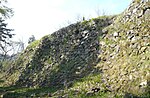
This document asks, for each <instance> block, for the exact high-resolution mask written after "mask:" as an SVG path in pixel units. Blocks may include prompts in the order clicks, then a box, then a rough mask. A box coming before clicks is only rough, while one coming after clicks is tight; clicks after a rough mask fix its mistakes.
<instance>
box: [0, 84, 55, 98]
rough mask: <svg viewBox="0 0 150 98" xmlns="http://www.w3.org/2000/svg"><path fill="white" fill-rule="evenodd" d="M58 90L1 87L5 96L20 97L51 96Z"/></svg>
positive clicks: (6, 97) (0, 90)
mask: <svg viewBox="0 0 150 98" xmlns="http://www.w3.org/2000/svg"><path fill="white" fill-rule="evenodd" d="M55 91H56V89H55V88H49V87H43V88H27V87H16V86H10V87H0V95H1V96H3V98H18V97H40V96H42V97H50V96H51V94H52V93H54V92H55Z"/></svg>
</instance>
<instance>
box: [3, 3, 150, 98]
mask: <svg viewBox="0 0 150 98" xmlns="http://www.w3.org/2000/svg"><path fill="white" fill-rule="evenodd" d="M149 17H150V1H149V0H133V2H132V3H131V4H130V6H129V7H128V8H127V9H126V10H125V11H124V12H123V13H121V14H120V15H117V16H103V17H98V18H94V19H90V20H88V21H82V22H79V23H76V24H71V25H69V26H68V27H65V28H62V29H60V30H58V31H56V32H54V33H53V34H51V35H47V36H45V37H43V38H42V39H41V40H40V41H35V42H33V43H32V44H31V45H29V46H28V47H27V49H26V50H25V51H24V52H23V53H22V54H21V55H20V57H19V58H18V59H17V60H16V61H15V63H13V64H12V67H11V68H10V70H8V71H7V72H6V76H5V77H4V79H5V80H6V82H5V83H3V85H17V86H19V87H34V88H39V87H54V88H56V89H57V91H56V92H55V93H53V96H64V97H68V96H73V97H81V98H83V97H86V98H87V96H91V97H92V96H97V97H98V96H102V95H104V98H105V97H115V96H120V95H121V96H122V95H124V96H125V97H131V96H132V95H136V96H149V95H148V93H149V92H150V18H149ZM61 89H63V91H62V90H61ZM105 94H107V95H106V96H105ZM80 95H81V96H80Z"/></svg>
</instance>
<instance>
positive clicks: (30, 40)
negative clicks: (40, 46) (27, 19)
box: [28, 35, 35, 44]
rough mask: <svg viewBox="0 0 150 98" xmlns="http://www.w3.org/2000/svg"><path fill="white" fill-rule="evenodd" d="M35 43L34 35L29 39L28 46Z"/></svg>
mask: <svg viewBox="0 0 150 98" xmlns="http://www.w3.org/2000/svg"><path fill="white" fill-rule="evenodd" d="M33 41H35V37H34V35H32V36H31V37H29V39H28V44H30V43H32V42H33Z"/></svg>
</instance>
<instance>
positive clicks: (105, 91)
mask: <svg viewBox="0 0 150 98" xmlns="http://www.w3.org/2000/svg"><path fill="white" fill-rule="evenodd" d="M123 17H124V14H121V15H120V16H118V18H117V19H116V20H115V22H114V24H113V25H111V26H109V27H107V28H105V30H104V31H107V34H106V35H105V36H104V37H102V36H100V37H99V41H100V44H101V45H102V47H101V49H102V54H101V55H99V57H100V58H101V62H99V63H98V64H97V66H95V67H94V68H95V70H94V72H91V73H90V74H89V75H87V76H85V77H83V78H80V79H79V80H76V81H74V82H73V83H72V86H71V87H65V88H63V90H58V89H55V88H18V87H6V88H5V87H1V88H0V91H2V92H5V90H7V91H8V93H7V94H5V96H7V97H8V96H9V97H12V96H36V97H37V96H42V97H48V96H51V95H52V96H53V97H54V98H55V97H56V98H57V97H58V96H64V97H68V96H69V98H88V97H89V98H110V97H116V98H122V97H123V95H122V93H126V94H125V96H127V97H129V98H130V97H131V94H132V96H134V95H135V96H143V97H144V96H145V98H148V97H149V96H150V95H149V94H148V93H149V84H148V85H141V83H144V82H146V83H149V81H150V80H149V79H150V75H149V73H150V68H149V66H150V38H149V36H150V29H149V28H148V27H149V26H150V24H149V23H150V21H149V19H148V16H146V15H145V16H143V17H141V18H138V19H137V18H136V17H134V16H133V20H135V21H132V22H129V21H127V22H123V20H122V19H123ZM89 22H90V21H89ZM139 22H141V24H140V25H138V23H139ZM83 23H88V22H87V21H85V22H83ZM132 27H134V29H133V28H132ZM129 30H133V32H134V33H133V35H134V36H135V39H133V40H132V38H129V37H130V35H129V34H128V33H127V32H129ZM114 32H119V37H114V36H113V34H114ZM118 47H119V48H118ZM118 49H119V50H118ZM100 70H102V71H103V74H101V71H100ZM96 89H98V91H94V90H96ZM99 89H100V90H99ZM12 91H13V92H12ZM118 92H119V93H118Z"/></svg>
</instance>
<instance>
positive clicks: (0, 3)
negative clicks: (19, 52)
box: [0, 0, 14, 55]
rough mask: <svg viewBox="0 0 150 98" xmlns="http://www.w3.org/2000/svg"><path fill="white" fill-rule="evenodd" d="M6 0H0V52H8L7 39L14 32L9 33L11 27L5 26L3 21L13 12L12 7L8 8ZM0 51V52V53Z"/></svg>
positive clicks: (8, 43)
mask: <svg viewBox="0 0 150 98" xmlns="http://www.w3.org/2000/svg"><path fill="white" fill-rule="evenodd" d="M5 4H7V0H0V52H1V53H5V55H6V53H7V52H8V50H7V49H8V48H7V47H6V46H8V45H10V42H9V39H10V38H12V36H13V35H14V34H11V31H13V30H12V29H8V28H7V23H5V19H6V18H10V17H11V16H12V14H13V11H12V9H10V8H8V7H7V6H6V5H5ZM1 53H0V54H1Z"/></svg>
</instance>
